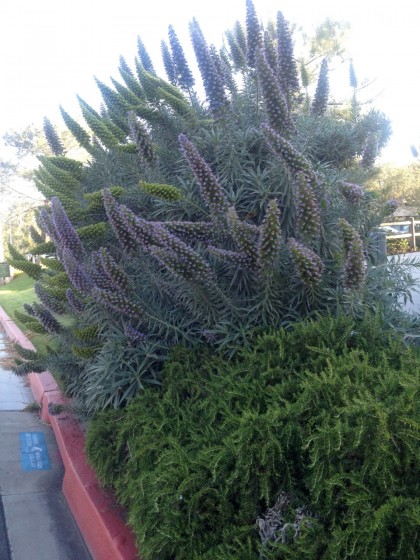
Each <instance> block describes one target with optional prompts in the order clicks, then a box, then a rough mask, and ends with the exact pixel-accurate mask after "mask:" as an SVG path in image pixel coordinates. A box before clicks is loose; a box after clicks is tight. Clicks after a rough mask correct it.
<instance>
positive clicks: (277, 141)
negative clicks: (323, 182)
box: [261, 124, 312, 176]
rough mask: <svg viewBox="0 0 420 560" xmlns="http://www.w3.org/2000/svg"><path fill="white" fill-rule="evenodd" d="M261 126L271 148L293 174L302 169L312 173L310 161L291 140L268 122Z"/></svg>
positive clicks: (309, 173)
mask: <svg viewBox="0 0 420 560" xmlns="http://www.w3.org/2000/svg"><path fill="white" fill-rule="evenodd" d="M261 128H262V131H263V133H264V136H265V138H266V141H267V143H268V145H269V146H270V148H271V150H272V151H273V152H274V153H275V154H276V155H278V156H279V157H280V159H282V160H283V162H284V164H285V165H286V167H287V168H288V171H289V172H290V174H291V175H293V176H295V175H296V174H297V173H299V172H300V171H304V172H305V173H307V174H308V175H311V174H312V168H311V165H310V163H309V161H308V160H307V159H306V158H305V157H304V156H303V155H302V154H300V153H299V152H298V151H297V150H296V148H295V147H294V146H293V144H292V143H291V142H289V141H288V140H286V138H283V136H281V135H280V134H279V133H278V132H277V131H276V130H274V129H273V128H272V127H270V126H269V125H267V124H263V125H262V126H261Z"/></svg>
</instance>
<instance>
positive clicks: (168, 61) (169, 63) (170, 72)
mask: <svg viewBox="0 0 420 560" xmlns="http://www.w3.org/2000/svg"><path fill="white" fill-rule="evenodd" d="M160 50H161V53H162V61H163V66H164V68H165V72H166V75H167V76H168V80H169V81H170V82H171V84H173V85H176V82H177V79H176V74H175V66H174V61H173V59H172V54H171V51H170V50H169V47H168V45H167V44H166V43H165V41H161V42H160Z"/></svg>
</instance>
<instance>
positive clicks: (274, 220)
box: [258, 200, 281, 274]
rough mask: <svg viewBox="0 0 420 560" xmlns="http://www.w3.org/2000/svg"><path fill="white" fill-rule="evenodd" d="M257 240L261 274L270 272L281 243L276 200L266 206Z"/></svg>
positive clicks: (278, 211)
mask: <svg viewBox="0 0 420 560" xmlns="http://www.w3.org/2000/svg"><path fill="white" fill-rule="evenodd" d="M259 229H260V235H259V240H258V265H259V269H260V272H261V273H262V274H272V272H273V269H274V267H275V264H276V262H277V260H278V257H279V250H280V244H281V227H280V209H279V207H278V204H277V201H276V200H271V201H270V202H269V204H268V206H267V210H266V213H265V216H264V220H263V223H262V224H261V226H260V228H259Z"/></svg>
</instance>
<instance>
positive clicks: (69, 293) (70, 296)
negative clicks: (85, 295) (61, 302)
mask: <svg viewBox="0 0 420 560" xmlns="http://www.w3.org/2000/svg"><path fill="white" fill-rule="evenodd" d="M66 298H67V301H68V303H69V304H70V307H72V308H73V310H74V311H75V312H76V314H78V313H81V312H82V311H83V310H84V309H85V304H84V303H83V302H82V301H81V300H80V299H79V298H78V297H77V296H76V294H75V293H74V291H73V290H72V289H71V288H68V289H67V290H66Z"/></svg>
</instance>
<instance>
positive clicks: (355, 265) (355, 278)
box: [343, 236, 366, 290]
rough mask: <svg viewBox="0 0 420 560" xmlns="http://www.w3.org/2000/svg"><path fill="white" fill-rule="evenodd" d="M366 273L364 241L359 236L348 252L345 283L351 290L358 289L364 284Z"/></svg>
mask: <svg viewBox="0 0 420 560" xmlns="http://www.w3.org/2000/svg"><path fill="white" fill-rule="evenodd" d="M365 274H366V261H365V258H364V254H363V243H362V240H361V239H360V237H359V236H357V237H355V238H354V239H353V240H352V242H351V244H350V246H349V248H348V250H347V254H346V260H345V262H344V269H343V276H344V285H345V287H346V288H348V289H349V290H357V289H358V288H360V287H361V286H363V283H364V279H365Z"/></svg>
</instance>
